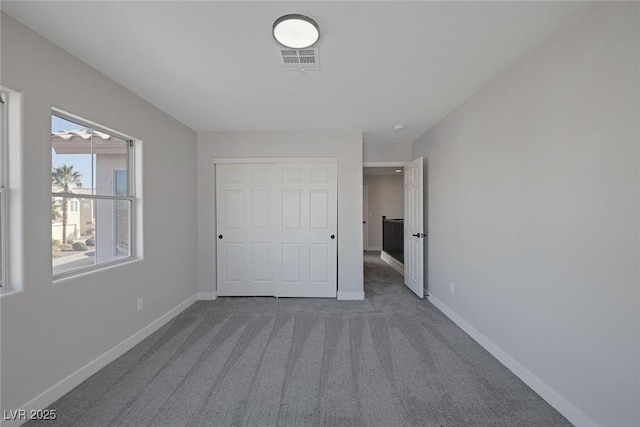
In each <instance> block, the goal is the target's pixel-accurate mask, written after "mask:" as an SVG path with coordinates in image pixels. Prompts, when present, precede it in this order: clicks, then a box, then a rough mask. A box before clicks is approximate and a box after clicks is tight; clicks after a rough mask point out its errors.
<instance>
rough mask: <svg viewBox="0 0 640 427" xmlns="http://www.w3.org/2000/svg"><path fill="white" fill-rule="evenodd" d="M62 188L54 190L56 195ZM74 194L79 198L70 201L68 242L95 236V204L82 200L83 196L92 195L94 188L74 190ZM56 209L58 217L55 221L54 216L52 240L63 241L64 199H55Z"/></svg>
mask: <svg viewBox="0 0 640 427" xmlns="http://www.w3.org/2000/svg"><path fill="white" fill-rule="evenodd" d="M61 191H62V189H60V188H56V187H54V188H53V192H54V193H59V192H61ZM72 191H73V193H74V194H77V195H78V197H77V198H74V199H69V204H68V209H69V210H68V212H67V241H74V240H78V239H79V238H80V237H84V236H87V238H88V237H91V236H93V234H94V224H95V214H94V209H93V203H91V201H88V200H84V199H82V195H83V194H91V193H92V192H93V191H94V189H93V188H84V187H80V188H74V189H73V190H72ZM53 200H54V202H55V207H52V209H56V211H57V215H55V219H54V218H53V216H52V224H51V239H52V240H58V241H62V240H64V239H63V238H62V229H63V227H62V212H61V211H62V197H54V199H53Z"/></svg>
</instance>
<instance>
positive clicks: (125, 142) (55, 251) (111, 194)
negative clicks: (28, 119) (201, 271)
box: [51, 110, 135, 278]
mask: <svg viewBox="0 0 640 427" xmlns="http://www.w3.org/2000/svg"><path fill="white" fill-rule="evenodd" d="M133 155H134V150H133V141H132V140H131V139H129V138H127V137H125V136H124V135H120V134H118V133H117V132H113V131H110V130H106V129H103V128H101V127H100V126H96V125H93V124H89V123H88V122H85V121H84V120H81V119H77V118H73V117H71V116H68V115H66V114H65V113H61V112H58V111H57V110H54V112H53V114H52V117H51V238H52V248H51V249H52V268H53V276H54V278H58V277H64V276H69V275H72V274H75V273H78V272H84V271H88V270H92V269H96V268H98V267H100V266H103V265H109V264H113V263H117V262H122V261H124V260H130V259H132V258H134V257H135V254H134V253H133V248H134V245H133V236H134V232H133V226H134V224H133V218H135V215H134V209H135V203H134V201H135V195H134V193H133V189H134V185H133V176H134V171H133V165H134V162H133Z"/></svg>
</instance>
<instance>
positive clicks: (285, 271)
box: [274, 163, 338, 298]
mask: <svg viewBox="0 0 640 427" xmlns="http://www.w3.org/2000/svg"><path fill="white" fill-rule="evenodd" d="M275 175H276V188H277V191H276V203H275V205H276V207H277V210H276V213H275V216H276V218H277V220H278V221H277V230H276V235H277V237H276V238H275V241H276V243H277V245H278V248H277V251H276V256H277V258H278V260H277V261H278V265H277V270H276V272H275V276H274V283H275V295H276V296H279V297H324V298H335V297H336V292H337V247H338V245H337V242H338V236H337V229H338V221H337V215H338V206H337V165H336V164H335V163H330V164H322V163H310V164H295V163H292V164H279V165H276V173H275Z"/></svg>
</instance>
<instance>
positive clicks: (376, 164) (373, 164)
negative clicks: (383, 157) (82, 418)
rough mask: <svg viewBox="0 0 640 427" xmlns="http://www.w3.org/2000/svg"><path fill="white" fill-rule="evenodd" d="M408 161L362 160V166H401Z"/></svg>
mask: <svg viewBox="0 0 640 427" xmlns="http://www.w3.org/2000/svg"><path fill="white" fill-rule="evenodd" d="M407 163H409V162H362V167H363V168H384V167H394V166H402V167H404V165H406V164H407Z"/></svg>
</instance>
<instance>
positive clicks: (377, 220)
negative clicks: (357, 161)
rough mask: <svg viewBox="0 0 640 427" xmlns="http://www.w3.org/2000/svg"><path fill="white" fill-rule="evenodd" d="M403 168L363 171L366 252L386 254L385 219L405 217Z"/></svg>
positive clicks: (368, 169) (394, 167) (366, 169)
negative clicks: (383, 252)
mask: <svg viewBox="0 0 640 427" xmlns="http://www.w3.org/2000/svg"><path fill="white" fill-rule="evenodd" d="M403 170H404V168H403V167H402V166H386V167H364V168H363V177H362V178H363V183H364V186H363V234H364V238H363V240H364V250H365V251H368V252H381V251H382V250H383V240H384V239H383V217H385V218H386V219H396V220H401V219H402V218H403V217H404V191H403Z"/></svg>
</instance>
